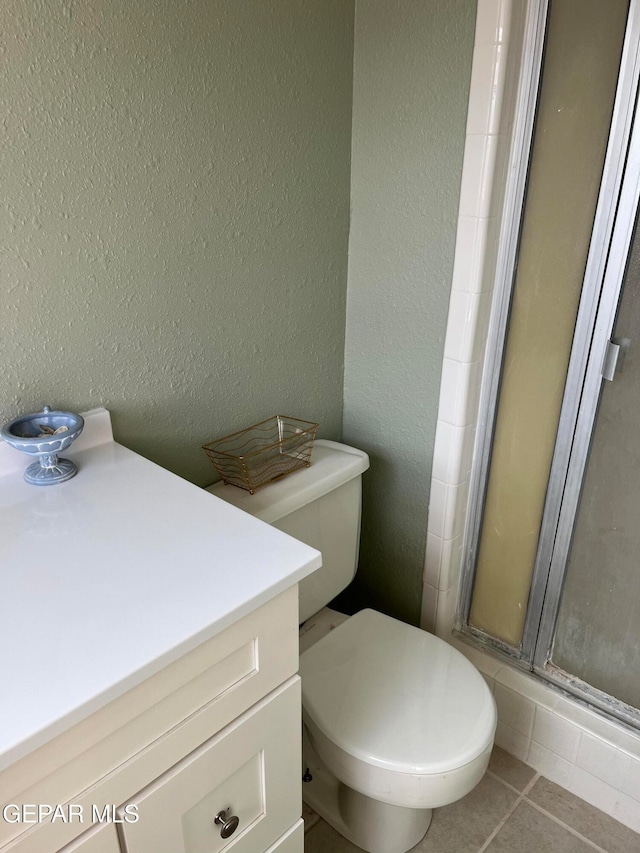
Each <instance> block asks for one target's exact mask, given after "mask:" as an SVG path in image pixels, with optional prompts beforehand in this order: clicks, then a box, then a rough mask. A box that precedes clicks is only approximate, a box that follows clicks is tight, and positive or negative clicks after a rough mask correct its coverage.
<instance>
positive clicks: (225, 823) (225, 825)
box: [213, 807, 240, 838]
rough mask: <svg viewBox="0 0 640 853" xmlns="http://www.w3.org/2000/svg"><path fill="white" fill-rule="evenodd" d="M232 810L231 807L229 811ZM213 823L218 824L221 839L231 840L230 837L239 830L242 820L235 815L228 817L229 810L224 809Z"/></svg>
mask: <svg viewBox="0 0 640 853" xmlns="http://www.w3.org/2000/svg"><path fill="white" fill-rule="evenodd" d="M230 810H231V807H229V811H230ZM213 822H214V823H215V824H216V826H219V827H220V836H221V838H229V836H230V835H233V833H234V832H235V831H236V829H237V828H238V824H239V823H240V818H239V817H238V816H237V815H235V814H232V815H230V816H229V817H227V810H226V809H223V810H222V811H221V812H218V814H217V815H216V816H215V818H214V821H213Z"/></svg>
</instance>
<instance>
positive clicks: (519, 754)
mask: <svg viewBox="0 0 640 853" xmlns="http://www.w3.org/2000/svg"><path fill="white" fill-rule="evenodd" d="M494 694H495V691H494ZM495 743H496V744H497V746H499V747H500V748H501V749H504V750H506V751H507V752H508V753H509V754H510V755H514V756H515V757H516V758H519V759H520V761H526V760H527V757H528V755H529V747H530V745H531V741H530V740H529V738H528V737H527V736H526V735H523V734H522V733H521V732H518V731H516V730H515V729H512V728H511V726H508V725H507V724H506V723H503V722H501V721H500V720H498V725H497V727H496V739H495Z"/></svg>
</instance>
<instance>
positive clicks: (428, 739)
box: [300, 610, 496, 853]
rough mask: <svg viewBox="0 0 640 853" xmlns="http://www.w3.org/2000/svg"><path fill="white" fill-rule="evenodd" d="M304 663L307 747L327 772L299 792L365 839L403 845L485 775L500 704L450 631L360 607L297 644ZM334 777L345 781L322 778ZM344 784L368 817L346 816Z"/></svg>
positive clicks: (376, 852) (386, 848)
mask: <svg viewBox="0 0 640 853" xmlns="http://www.w3.org/2000/svg"><path fill="white" fill-rule="evenodd" d="M300 674H301V677H302V696H303V719H304V724H305V729H306V740H307V748H308V746H309V745H310V746H311V747H312V750H313V756H314V758H315V759H316V768H315V769H316V773H317V774H320V782H321V784H320V785H318V786H317V787H318V791H317V792H314V791H313V786H314V781H312V782H311V783H307V784H305V786H304V791H303V795H304V797H305V800H307V802H308V803H309V804H310V805H311V806H312V808H315V810H316V811H318V812H319V813H320V814H321V815H322V816H323V817H325V818H326V819H327V820H328V821H329V822H330V823H333V824H334V826H336V829H338V830H339V831H341V832H342V834H344V835H346V836H347V837H348V838H349V839H350V840H351V841H353V842H354V843H355V844H357V845H358V846H360V847H363V848H364V849H365V850H370V851H371V853H404V851H406V850H409V849H410V848H411V847H413V846H414V845H415V844H416V843H417V842H418V841H419V840H420V838H421V837H422V835H424V833H425V832H426V830H427V828H428V825H429V821H430V818H431V810H432V809H434V808H436V807H438V806H443V805H447V804H448V803H452V802H455V801H456V800H458V799H460V798H461V797H463V796H465V794H467V793H469V791H471V790H472V789H473V788H474V787H475V785H476V784H477V783H478V782H479V781H480V779H481V778H482V776H483V774H484V772H485V770H486V768H487V764H488V761H489V756H490V754H491V748H492V746H493V737H494V733H495V726H496V711H495V704H494V701H493V697H492V695H491V692H490V691H489V689H488V687H487V685H486V683H485V682H484V679H483V678H482V676H481V675H480V673H479V672H478V671H477V670H476V669H475V667H474V666H473V665H472V664H471V663H469V661H467V659H466V658H465V657H464V656H463V655H461V654H460V653H459V652H458V651H456V650H455V649H454V648H452V647H451V646H449V645H448V644H447V643H445V642H444V641H443V640H440V639H438V638H437V637H434V636H433V635H432V634H428V633H427V632H425V631H422V630H420V629H419V628H414V627H412V626H409V625H406V624H404V623H403V622H399V621H397V620H395V619H392V618H390V617H388V616H384V615H383V614H381V613H377V612H376V611H374V610H363V611H361V612H360V613H357V614H356V615H355V616H352V617H351V618H349V619H347V620H346V621H345V622H344V623H343V624H342V625H340V626H339V627H338V628H336V629H335V630H333V631H331V632H330V633H329V634H327V635H326V636H325V637H323V638H322V639H321V640H319V641H318V642H317V643H315V644H314V645H312V646H311V647H310V648H309V649H308V650H307V651H305V652H304V653H303V654H302V655H301V658H300ZM312 763H313V762H312ZM310 773H311V775H312V776H313V775H314V773H313V770H312V769H310ZM328 776H333V777H335V779H336V780H337V781H338V783H339V785H337V786H335V785H334V786H331V784H330V782H328V781H327V778H325V779H324V782H323V781H322V779H323V777H328ZM349 790H351V791H354V792H357V794H358V795H359V796H358V797H357V798H356V799H355V801H354V802H355V803H356V804H357V805H356V806H355V807H354V805H353V803H351V812H354V811H355V812H356V813H357V812H358V811H361V812H363V813H366V814H367V820H366V821H358V819H357V817H356V818H355V819H354V817H353V815H352V816H351V820H350V821H348V820H345V819H344V813H345V805H344V802H343V803H341V802H340V800H341V799H342V800H343V801H347V802H348V801H349V800H353V798H350V796H349V793H348V792H349ZM314 799H315V802H314ZM380 806H382V808H379V807H380ZM394 807H395V808H394ZM378 810H380V812H381V816H380V819H379V820H375V818H372V815H374V816H375V815H376V812H377V811H378ZM411 812H416V814H411ZM340 823H341V824H342V825H337V824H340ZM374 823H375V824H376V829H375V831H371V829H372V827H373V825H374ZM349 824H351V825H349ZM377 824H379V826H378V825H377Z"/></svg>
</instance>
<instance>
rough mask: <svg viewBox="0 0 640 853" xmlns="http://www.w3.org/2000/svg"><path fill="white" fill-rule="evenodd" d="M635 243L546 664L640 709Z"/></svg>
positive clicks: (639, 374) (638, 242)
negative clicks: (611, 366)
mask: <svg viewBox="0 0 640 853" xmlns="http://www.w3.org/2000/svg"><path fill="white" fill-rule="evenodd" d="M638 341H640V238H639V236H638V228H637V225H636V229H635V234H634V238H633V242H632V245H631V250H630V254H629V260H628V264H627V269H626V273H625V278H624V284H623V290H622V295H621V299H620V303H619V309H618V315H617V320H616V325H615V330H614V336H613V342H614V344H617V345H618V346H620V350H619V355H618V362H617V367H616V370H615V374H613V381H610V382H607V381H604V382H603V384H602V392H601V397H600V404H599V409H598V414H597V418H596V422H595V427H594V431H593V435H592V440H591V447H590V452H589V457H588V462H587V467H586V473H585V477H584V482H583V487H582V494H581V497H580V503H579V507H578V513H577V516H576V521H575V526H574V530H573V538H572V543H571V549H570V552H569V560H568V564H567V570H566V575H565V580H564V587H563V592H562V597H561V602H560V609H559V612H558V620H557V625H556V632H555V639H554V642H553V647H552V651H551V657H550V660H549V662H548V664H547V666H550V667H551V668H557V669H559V670H560V671H562V672H564V673H567V674H570V675H571V676H572V677H577V678H579V679H580V680H581V681H583V682H585V683H586V685H589V686H590V687H592V688H595V689H596V690H597V691H601V692H602V693H604V694H608V695H609V696H612V697H616V699H617V700H619V701H621V702H623V703H625V704H627V705H630V706H632V708H640V354H639V352H638V346H637V342H638Z"/></svg>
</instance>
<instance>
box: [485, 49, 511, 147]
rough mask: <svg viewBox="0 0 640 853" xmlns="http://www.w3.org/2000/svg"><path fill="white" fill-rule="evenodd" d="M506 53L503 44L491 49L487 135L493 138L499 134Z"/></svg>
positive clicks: (506, 65) (505, 76)
mask: <svg viewBox="0 0 640 853" xmlns="http://www.w3.org/2000/svg"><path fill="white" fill-rule="evenodd" d="M508 58H509V56H508V51H507V46H506V45H504V44H497V45H496V46H495V47H494V48H493V55H492V60H493V67H492V69H491V72H492V76H491V81H490V84H489V93H490V96H489V106H488V117H489V122H488V126H487V131H486V132H487V133H488V134H489V135H491V136H495V135H497V134H499V133H500V128H501V123H502V115H503V109H502V106H503V103H504V99H505V90H506V85H505V84H506V80H507V67H508Z"/></svg>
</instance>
